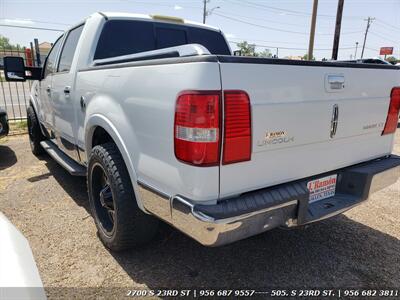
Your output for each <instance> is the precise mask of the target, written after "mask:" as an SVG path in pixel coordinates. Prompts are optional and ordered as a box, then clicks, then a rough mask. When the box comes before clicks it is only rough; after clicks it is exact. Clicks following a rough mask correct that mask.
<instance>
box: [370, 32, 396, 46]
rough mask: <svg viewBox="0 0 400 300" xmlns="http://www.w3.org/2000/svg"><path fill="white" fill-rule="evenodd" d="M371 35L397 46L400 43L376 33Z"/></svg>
mask: <svg viewBox="0 0 400 300" xmlns="http://www.w3.org/2000/svg"><path fill="white" fill-rule="evenodd" d="M369 33H370V34H372V35H374V36H377V37H379V38H381V39H383V40H386V41H389V42H392V43H394V44H397V43H398V42H396V41H394V40H392V39H389V38H387V37H384V36H382V35H380V34H378V33H376V32H375V31H370V32H369Z"/></svg>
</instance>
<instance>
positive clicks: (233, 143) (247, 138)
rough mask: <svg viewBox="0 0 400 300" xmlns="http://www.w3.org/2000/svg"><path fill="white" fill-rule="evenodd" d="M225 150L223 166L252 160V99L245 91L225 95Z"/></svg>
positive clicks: (230, 92) (229, 92) (227, 92)
mask: <svg viewBox="0 0 400 300" xmlns="http://www.w3.org/2000/svg"><path fill="white" fill-rule="evenodd" d="M224 112H225V113H224V115H225V118H224V150H223V158H222V164H224V165H226V164H231V163H235V162H241V161H247V160H250V159H251V115H250V99H249V96H248V95H247V93H246V92H244V91H226V92H225V94H224Z"/></svg>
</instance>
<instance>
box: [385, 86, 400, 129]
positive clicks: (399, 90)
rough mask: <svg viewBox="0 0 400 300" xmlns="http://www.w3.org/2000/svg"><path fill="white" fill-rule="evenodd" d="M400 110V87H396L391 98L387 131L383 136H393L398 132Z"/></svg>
mask: <svg viewBox="0 0 400 300" xmlns="http://www.w3.org/2000/svg"><path fill="white" fill-rule="evenodd" d="M399 110H400V87H395V88H393V90H392V94H391V97H390V105H389V111H388V115H387V119H386V124H385V129H383V132H382V135H385V134H391V133H394V132H395V131H396V128H397V123H398V121H399Z"/></svg>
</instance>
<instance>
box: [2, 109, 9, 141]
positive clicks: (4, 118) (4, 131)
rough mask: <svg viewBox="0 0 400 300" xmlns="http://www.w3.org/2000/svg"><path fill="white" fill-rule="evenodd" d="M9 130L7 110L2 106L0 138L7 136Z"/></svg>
mask: <svg viewBox="0 0 400 300" xmlns="http://www.w3.org/2000/svg"><path fill="white" fill-rule="evenodd" d="M8 131H9V126H8V118H7V112H6V111H5V110H3V109H1V108H0V138H1V137H4V136H6V135H7V134H8Z"/></svg>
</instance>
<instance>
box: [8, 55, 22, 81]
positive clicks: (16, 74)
mask: <svg viewBox="0 0 400 300" xmlns="http://www.w3.org/2000/svg"><path fill="white" fill-rule="evenodd" d="M3 60H4V75H5V77H6V80H7V81H25V80H26V75H25V64H24V60H23V58H22V57H19V56H6V57H4V58H3Z"/></svg>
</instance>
